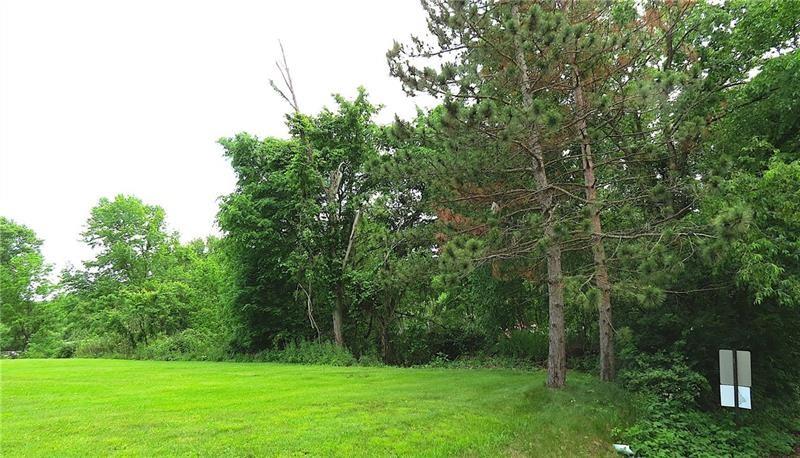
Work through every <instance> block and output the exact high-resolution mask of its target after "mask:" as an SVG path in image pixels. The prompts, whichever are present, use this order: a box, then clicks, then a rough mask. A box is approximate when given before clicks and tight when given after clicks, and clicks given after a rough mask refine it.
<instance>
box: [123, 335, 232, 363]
mask: <svg viewBox="0 0 800 458" xmlns="http://www.w3.org/2000/svg"><path fill="white" fill-rule="evenodd" d="M224 348H225V345H224V342H221V339H220V337H219V336H217V335H214V334H211V333H208V332H203V331H200V330H196V329H185V330H183V331H181V332H179V333H176V334H173V335H170V336H161V337H159V338H157V339H155V340H153V341H151V342H150V343H149V344H148V345H146V346H143V347H139V348H137V351H136V357H137V358H139V359H157V360H162V361H175V360H201V361H205V360H221V359H224V357H225V355H224Z"/></svg>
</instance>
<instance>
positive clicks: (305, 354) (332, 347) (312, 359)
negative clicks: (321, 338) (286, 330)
mask: <svg viewBox="0 0 800 458" xmlns="http://www.w3.org/2000/svg"><path fill="white" fill-rule="evenodd" d="M254 359H255V360H257V361H267V362H274V363H291V364H321V365H328V366H354V365H356V364H357V363H358V360H356V358H355V357H354V356H353V355H352V354H351V353H350V352H349V351H348V350H347V349H346V348H343V347H340V346H338V345H336V344H334V343H332V342H320V343H317V342H308V341H300V342H299V343H295V342H289V343H288V344H287V345H286V346H285V347H284V348H282V349H279V350H265V351H262V352H261V353H258V354H257V355H256V356H255V358H254Z"/></svg>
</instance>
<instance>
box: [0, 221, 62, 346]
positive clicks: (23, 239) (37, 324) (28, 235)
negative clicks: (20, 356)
mask: <svg viewBox="0 0 800 458" xmlns="http://www.w3.org/2000/svg"><path fill="white" fill-rule="evenodd" d="M41 247H42V241H41V240H40V239H38V238H37V237H36V234H35V233H34V232H33V231H32V230H31V229H29V228H28V227H26V226H23V225H21V224H17V223H15V222H14V221H12V220H10V219H8V218H5V217H0V317H2V323H1V324H2V327H0V349H2V350H14V351H25V350H26V349H27V348H28V345H29V344H30V341H31V339H32V338H33V337H34V336H35V335H36V334H37V333H39V332H40V331H41V330H42V329H43V328H45V327H46V325H47V323H48V322H49V321H51V320H52V316H51V314H50V313H49V310H48V308H47V307H46V305H45V304H44V301H43V299H44V296H45V295H46V294H47V293H48V292H49V289H50V283H49V282H48V280H47V274H48V273H49V269H50V268H49V267H48V266H47V265H46V264H45V262H44V258H43V257H42V253H41Z"/></svg>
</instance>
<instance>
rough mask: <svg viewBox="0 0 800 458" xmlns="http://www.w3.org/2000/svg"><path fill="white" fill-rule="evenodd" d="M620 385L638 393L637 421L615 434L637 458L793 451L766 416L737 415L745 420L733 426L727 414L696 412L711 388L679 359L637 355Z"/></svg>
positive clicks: (788, 437)
mask: <svg viewBox="0 0 800 458" xmlns="http://www.w3.org/2000/svg"><path fill="white" fill-rule="evenodd" d="M619 380H620V382H621V383H622V385H623V386H624V387H625V388H626V389H628V390H630V391H632V392H634V393H637V398H636V401H635V404H636V410H637V411H638V415H637V418H638V419H637V421H636V422H635V423H634V424H633V425H631V426H630V427H628V428H627V429H625V430H622V431H617V435H618V436H619V437H620V440H621V441H623V442H626V443H628V444H630V446H631V448H632V449H633V450H634V451H635V452H636V453H637V456H647V457H650V456H656V457H661V456H663V457H672V456H765V455H769V454H787V453H790V452H791V450H792V444H793V442H794V439H793V438H792V437H791V434H788V433H786V432H785V431H786V430H787V429H788V428H787V426H786V425H785V424H782V423H781V422H776V421H775V420H774V419H772V418H771V417H772V416H773V415H770V414H769V413H767V412H762V413H760V414H759V413H753V412H738V414H740V415H742V416H744V418H743V420H745V421H744V422H742V421H740V422H739V424H738V425H737V423H736V422H735V421H734V415H736V414H735V413H733V412H731V411H729V410H726V411H720V410H712V411H702V410H700V408H699V407H698V399H700V397H701V396H702V395H703V394H707V393H708V392H709V391H710V386H709V383H708V380H706V378H705V377H703V376H702V375H701V374H699V373H698V372H696V371H694V370H693V369H692V368H690V367H689V365H688V363H687V362H686V359H685V358H684V357H683V356H682V355H679V354H676V353H671V354H664V353H660V354H656V355H648V354H641V355H638V356H636V357H635V358H633V359H632V360H631V361H629V362H628V366H627V367H626V368H625V370H623V371H622V372H621V373H620V376H619ZM774 416H778V417H785V412H783V413H778V412H776V413H775V415H774Z"/></svg>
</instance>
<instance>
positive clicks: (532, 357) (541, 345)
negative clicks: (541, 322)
mask: <svg viewBox="0 0 800 458" xmlns="http://www.w3.org/2000/svg"><path fill="white" fill-rule="evenodd" d="M548 348H549V342H548V338H547V334H546V333H543V332H539V331H535V330H527V329H514V330H512V331H511V332H510V333H509V334H508V335H504V336H503V337H501V338H500V340H499V341H498V342H497V345H496V347H495V350H496V352H497V354H498V355H500V356H505V357H509V358H515V359H520V360H524V361H530V362H534V363H541V362H543V361H546V360H547V352H548Z"/></svg>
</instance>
